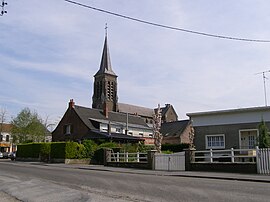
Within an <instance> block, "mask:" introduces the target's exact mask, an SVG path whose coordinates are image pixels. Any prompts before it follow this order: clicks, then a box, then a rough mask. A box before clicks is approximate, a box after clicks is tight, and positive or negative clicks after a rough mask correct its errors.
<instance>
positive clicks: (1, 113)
mask: <svg viewBox="0 0 270 202" xmlns="http://www.w3.org/2000/svg"><path fill="white" fill-rule="evenodd" d="M6 117H7V110H6V109H3V108H1V109H0V135H1V133H2V132H3V124H4V123H5V122H6Z"/></svg>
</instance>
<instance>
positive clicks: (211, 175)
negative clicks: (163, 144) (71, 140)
mask: <svg viewBox="0 0 270 202" xmlns="http://www.w3.org/2000/svg"><path fill="white" fill-rule="evenodd" d="M46 166H55V167H65V168H73V169H82V170H95V171H103V172H117V173H129V174H141V175H155V176H172V177H192V178H207V179H221V180H238V181H249V182H263V183H270V175H259V174H240V173H239V174H238V173H221V172H198V171H157V170H141V169H132V168H118V167H107V166H103V165H75V164H73V165H72V164H71V165H67V164H46Z"/></svg>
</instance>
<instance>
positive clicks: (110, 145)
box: [98, 142, 118, 148]
mask: <svg viewBox="0 0 270 202" xmlns="http://www.w3.org/2000/svg"><path fill="white" fill-rule="evenodd" d="M115 147H118V144H117V143H115V142H104V143H102V144H100V145H98V148H115Z"/></svg>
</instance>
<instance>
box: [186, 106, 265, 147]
mask: <svg viewBox="0 0 270 202" xmlns="http://www.w3.org/2000/svg"><path fill="white" fill-rule="evenodd" d="M187 116H189V117H190V120H191V121H192V125H193V127H194V131H195V139H194V145H195V147H196V149H197V150H207V149H231V148H235V149H253V148H255V146H256V145H257V144H258V142H257V141H258V137H259V130H258V125H259V124H260V122H261V121H262V120H263V121H264V122H265V123H266V125H267V127H268V128H269V127H270V107H252V108H242V109H231V110H221V111H210V112H198V113H188V114H187Z"/></svg>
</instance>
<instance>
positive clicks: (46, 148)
mask: <svg viewBox="0 0 270 202" xmlns="http://www.w3.org/2000/svg"><path fill="white" fill-rule="evenodd" d="M39 153H40V160H41V161H44V162H48V161H49V159H50V154H51V143H41V144H40V151H39Z"/></svg>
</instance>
